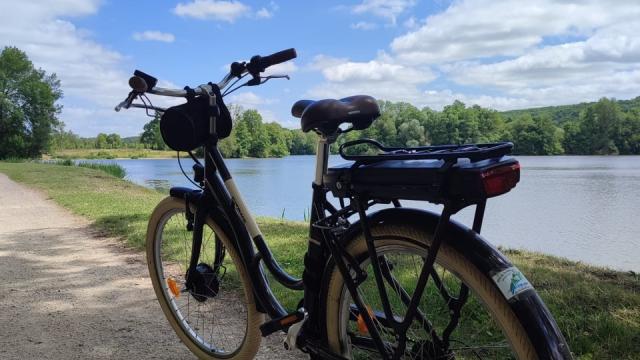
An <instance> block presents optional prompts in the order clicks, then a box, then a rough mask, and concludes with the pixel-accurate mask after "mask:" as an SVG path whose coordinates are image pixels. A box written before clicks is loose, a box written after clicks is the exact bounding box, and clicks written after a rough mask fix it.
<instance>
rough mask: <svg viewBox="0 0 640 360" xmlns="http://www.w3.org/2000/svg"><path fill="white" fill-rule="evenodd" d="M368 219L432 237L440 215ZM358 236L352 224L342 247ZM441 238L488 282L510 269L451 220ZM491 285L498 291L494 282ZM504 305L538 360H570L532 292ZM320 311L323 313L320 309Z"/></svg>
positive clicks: (394, 212)
mask: <svg viewBox="0 0 640 360" xmlns="http://www.w3.org/2000/svg"><path fill="white" fill-rule="evenodd" d="M367 219H368V220H367V221H368V223H369V225H370V226H371V228H372V229H373V228H375V227H376V226H380V225H382V224H389V223H392V224H398V225H405V226H406V225H409V226H415V227H418V228H423V229H425V230H427V231H428V232H429V233H431V234H433V233H435V229H436V226H437V224H438V221H439V220H440V215H438V214H436V213H433V212H430V211H425V210H418V209H409V208H392V209H384V210H381V211H377V212H374V213H371V214H369V215H368V216H367ZM361 233H362V226H361V224H360V221H357V222H355V223H353V224H352V225H351V226H350V227H349V229H348V230H347V232H346V233H345V234H344V236H343V240H342V241H343V245H344V246H345V247H346V246H348V245H349V244H350V243H351V242H352V241H354V240H355V239H356V238H357V237H358V236H359V235H360V234H361ZM444 236H445V237H444V238H443V241H444V242H446V243H447V245H449V246H451V247H453V248H454V249H456V250H457V251H458V252H460V253H461V254H462V255H464V256H465V258H467V259H468V260H469V261H470V262H471V263H473V264H474V265H475V266H476V267H477V268H478V269H479V270H480V271H481V272H482V273H484V274H485V275H486V276H487V277H488V278H490V279H492V278H493V276H494V275H496V274H498V273H500V272H502V271H503V270H506V269H509V268H513V265H512V264H511V262H510V261H509V260H508V259H507V258H506V257H505V256H504V255H503V254H502V253H501V252H500V251H498V249H496V248H495V247H493V246H492V245H491V244H489V243H488V242H487V241H486V240H485V239H484V238H483V237H482V236H480V235H479V234H477V233H476V232H475V231H473V230H471V229H469V228H468V227H466V226H464V225H462V224H460V223H458V222H456V221H454V220H451V222H450V225H449V226H448V228H447V230H446V232H445V233H444ZM333 266H334V263H333V260H332V259H330V260H329V261H328V263H327V267H326V268H325V273H324V276H323V287H322V289H323V290H322V291H323V298H326V291H327V288H328V282H329V278H330V273H331V271H332V268H333ZM493 284H494V286H496V288H497V289H498V290H500V289H499V288H498V286H497V285H496V284H495V281H494V282H493ZM507 302H508V304H509V306H510V307H511V309H512V310H513V311H514V313H515V315H516V316H517V317H518V319H519V320H520V322H521V323H522V324H523V327H524V328H525V330H526V331H527V333H528V335H529V338H530V339H531V342H532V343H533V345H534V347H535V348H536V350H537V351H538V357H539V358H540V359H572V357H571V353H570V351H569V347H568V345H567V343H566V341H565V339H564V337H563V336H562V333H561V332H560V330H559V328H558V325H557V324H556V322H555V320H554V319H553V317H552V316H551V313H550V312H549V310H548V309H547V307H546V305H545V304H544V303H543V302H542V300H541V299H540V297H539V296H538V294H537V293H536V292H535V291H533V290H525V291H523V292H522V293H519V294H517V295H516V296H513V297H511V298H510V299H509V300H508V301H507ZM323 311H325V310H324V309H323ZM324 315H325V314H322V317H321V318H323V319H325V318H326V316H324ZM325 329H326V327H325Z"/></svg>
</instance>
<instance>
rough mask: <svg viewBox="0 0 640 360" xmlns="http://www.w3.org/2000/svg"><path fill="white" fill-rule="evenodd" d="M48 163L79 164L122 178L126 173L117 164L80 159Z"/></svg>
mask: <svg viewBox="0 0 640 360" xmlns="http://www.w3.org/2000/svg"><path fill="white" fill-rule="evenodd" d="M48 164H53V165H62V166H80V167H85V168H89V169H94V170H100V171H104V172H106V173H107V174H109V175H111V176H115V177H117V178H120V179H124V177H125V176H126V175H127V171H126V170H125V169H124V168H123V167H122V166H121V165H119V164H96V163H89V162H82V161H81V162H77V163H75V162H74V161H73V160H71V159H64V160H54V161H51V162H48Z"/></svg>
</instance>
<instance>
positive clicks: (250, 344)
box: [146, 197, 264, 360]
mask: <svg viewBox="0 0 640 360" xmlns="http://www.w3.org/2000/svg"><path fill="white" fill-rule="evenodd" d="M184 207H185V202H184V201H183V200H180V199H176V198H172V197H167V198H165V199H164V200H162V201H161V202H160V203H159V204H158V205H157V206H156V208H155V209H154V211H153V213H152V215H151V218H150V219H149V225H148V228H147V238H146V252H147V264H148V266H149V274H150V277H151V282H152V283H153V288H154V290H155V293H156V297H157V298H158V301H159V303H160V307H161V308H162V311H163V312H164V314H165V316H166V317H167V319H168V320H169V324H170V325H171V327H172V328H173V329H174V331H175V332H176V334H177V335H178V337H179V338H180V340H181V341H182V342H183V343H184V344H185V345H186V346H187V347H188V348H189V350H191V352H193V353H194V354H195V355H196V356H197V357H198V358H200V359H234V360H235V359H253V358H254V356H255V354H256V353H257V351H258V348H259V347H260V341H261V339H262V337H261V335H260V329H259V326H260V325H261V324H262V323H263V322H264V314H262V313H260V312H258V311H257V310H256V305H255V299H254V296H253V292H252V291H251V285H250V280H249V276H248V274H247V272H246V270H245V269H244V267H242V265H241V264H242V262H241V260H240V257H239V255H238V254H237V252H236V251H235V250H234V248H233V246H232V245H231V242H230V239H229V237H228V235H227V234H225V233H224V231H222V229H221V228H220V226H218V224H216V222H215V220H214V219H211V218H208V219H207V225H208V227H209V228H210V229H211V231H213V233H215V234H216V235H217V236H218V238H219V239H220V240H221V241H222V243H223V245H224V247H225V249H226V256H227V257H230V258H231V261H232V263H233V265H234V267H235V269H236V271H237V273H238V278H239V280H240V283H241V284H240V285H241V287H242V291H239V293H241V294H240V296H239V297H240V298H241V301H244V305H246V330H245V331H244V339H242V341H241V342H240V343H239V345H238V346H237V348H236V349H235V350H233V351H229V353H224V354H222V353H220V354H218V353H212V352H209V351H207V349H204V348H203V347H202V344H198V342H197V341H194V339H193V337H192V336H190V335H189V334H188V333H187V330H185V328H183V325H182V323H181V321H180V320H179V319H178V317H179V316H178V315H177V313H176V312H175V311H174V309H173V308H172V305H171V300H170V299H168V298H167V291H166V288H167V287H166V286H164V279H161V278H160V277H161V275H160V274H159V270H158V250H157V249H158V245H157V242H158V241H160V240H159V235H160V232H162V230H163V228H164V226H163V222H165V221H167V217H169V216H170V215H172V214H175V213H179V212H184ZM205 228H206V226H205ZM169 296H170V295H169ZM181 296H190V295H189V294H186V293H185V294H182V295H181ZM219 296H220V295H219ZM214 299H215V298H214ZM221 341H222V340H221ZM236 341H237V339H236Z"/></svg>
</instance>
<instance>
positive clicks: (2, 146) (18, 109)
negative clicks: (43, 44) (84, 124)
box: [0, 47, 62, 159]
mask: <svg viewBox="0 0 640 360" xmlns="http://www.w3.org/2000/svg"><path fill="white" fill-rule="evenodd" d="M61 97H62V91H61V90H60V82H59V81H58V79H57V77H56V75H55V74H51V75H47V74H46V73H45V72H44V71H43V70H41V69H36V68H34V66H33V63H31V61H30V60H29V58H28V57H27V55H26V54H25V53H24V52H23V51H21V50H19V49H18V48H15V47H5V48H4V49H3V50H2V53H0V159H3V158H7V157H36V156H39V155H41V154H42V153H43V152H45V151H47V150H48V149H49V146H50V139H51V134H52V132H53V130H55V129H58V128H61V127H62V123H61V122H60V121H59V120H58V119H57V115H58V114H59V113H60V110H61V108H62V107H61V106H60V105H57V104H56V102H57V101H58V100H59V99H60V98H61Z"/></svg>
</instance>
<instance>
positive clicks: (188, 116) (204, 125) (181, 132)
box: [160, 95, 231, 151]
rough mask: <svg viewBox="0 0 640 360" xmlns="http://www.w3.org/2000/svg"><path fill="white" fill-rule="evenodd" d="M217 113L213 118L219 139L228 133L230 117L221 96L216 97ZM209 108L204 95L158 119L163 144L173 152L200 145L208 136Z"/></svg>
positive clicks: (167, 111)
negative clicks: (214, 118) (218, 111)
mask: <svg viewBox="0 0 640 360" xmlns="http://www.w3.org/2000/svg"><path fill="white" fill-rule="evenodd" d="M216 100H217V103H218V109H219V110H220V113H219V114H217V116H216V133H217V135H218V138H219V139H223V138H226V137H227V136H229V134H230V133H231V115H230V114H229V110H228V109H227V107H226V105H225V104H224V102H222V96H219V95H218V96H216ZM210 114H211V107H210V106H209V99H208V97H206V96H197V97H192V98H191V99H188V100H187V102H186V103H184V104H181V105H177V106H173V107H170V108H169V109H167V110H166V111H165V112H164V114H162V118H160V134H161V135H162V139H163V140H164V142H165V143H166V144H167V145H168V146H169V147H170V148H171V149H173V150H176V151H191V150H194V149H195V148H197V147H200V146H202V145H203V144H204V142H205V141H206V139H207V136H209V116H210Z"/></svg>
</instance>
